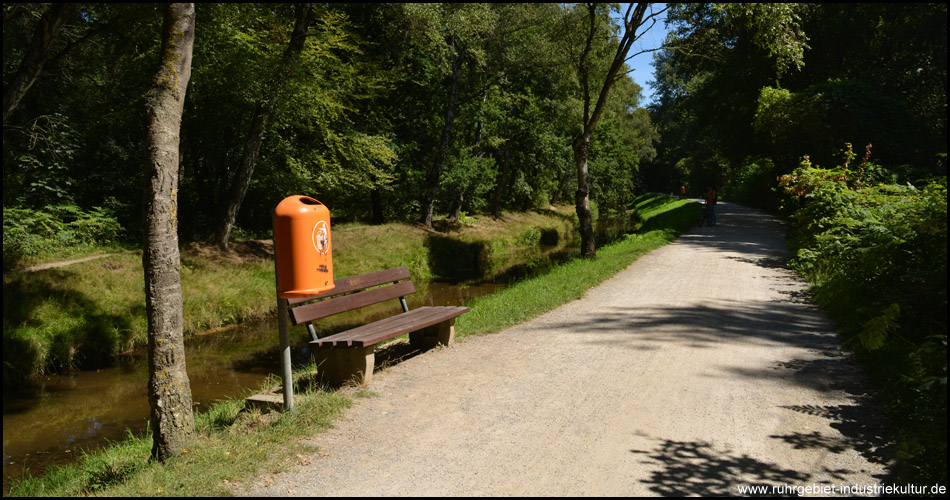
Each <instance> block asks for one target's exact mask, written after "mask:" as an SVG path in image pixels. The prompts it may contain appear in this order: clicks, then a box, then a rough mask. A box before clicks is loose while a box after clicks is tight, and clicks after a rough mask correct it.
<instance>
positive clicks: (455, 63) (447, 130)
mask: <svg viewBox="0 0 950 500" xmlns="http://www.w3.org/2000/svg"><path fill="white" fill-rule="evenodd" d="M449 46H450V47H451V48H452V90H451V91H449V102H448V104H447V105H446V106H445V127H444V128H443V129H442V143H441V144H440V145H439V153H438V156H437V157H436V161H435V163H433V164H432V165H431V166H430V167H429V168H427V169H426V198H425V200H424V201H423V202H422V216H421V217H420V218H419V223H421V224H423V225H425V226H426V227H432V209H433V207H434V206H435V195H436V194H437V193H438V192H439V182H440V178H441V177H442V167H443V165H445V162H446V160H447V159H448V157H449V147H451V145H452V127H453V125H454V123H455V107H456V105H457V104H458V90H459V75H460V73H461V66H462V61H461V59H462V58H461V57H459V56H456V55H455V37H454V36H452V37H451V40H450V43H449Z"/></svg>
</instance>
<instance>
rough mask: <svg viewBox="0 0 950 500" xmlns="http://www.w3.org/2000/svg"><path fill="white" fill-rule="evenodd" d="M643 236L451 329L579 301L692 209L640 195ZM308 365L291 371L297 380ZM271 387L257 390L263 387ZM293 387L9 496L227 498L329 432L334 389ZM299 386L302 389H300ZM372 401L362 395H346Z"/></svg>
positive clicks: (473, 331) (121, 446)
mask: <svg viewBox="0 0 950 500" xmlns="http://www.w3.org/2000/svg"><path fill="white" fill-rule="evenodd" d="M638 201H639V202H640V203H639V204H640V205H641V208H642V207H645V206H646V204H649V210H645V211H644V212H643V213H641V217H642V218H643V220H644V224H645V227H647V228H650V229H649V231H647V232H646V233H642V234H638V235H630V236H628V237H626V238H624V239H622V240H620V241H618V242H616V243H614V244H611V245H608V246H605V247H602V248H600V250H599V251H598V254H597V257H596V258H595V259H575V260H573V261H571V262H568V263H566V264H563V265H561V266H559V267H557V268H555V269H554V270H553V271H552V272H550V273H548V274H546V275H543V276H538V277H535V278H531V279H527V280H524V281H522V282H520V283H517V284H515V285H513V286H511V287H509V288H507V289H505V290H504V291H502V292H498V293H496V294H493V295H491V296H489V297H486V298H483V299H481V300H477V301H476V302H475V303H474V304H470V307H471V309H472V310H471V312H470V313H469V314H466V315H464V316H462V317H461V318H460V319H459V321H458V322H457V323H456V331H457V332H458V335H459V336H460V337H461V336H464V335H479V334H486V333H490V332H494V331H499V330H501V329H503V328H505V327H507V326H510V325H514V324H517V323H520V322H523V321H527V320H529V319H531V318H533V317H536V316H537V315H539V314H541V313H543V312H545V311H547V310H550V309H552V308H554V307H557V306H558V305H560V304H563V303H565V302H568V301H570V300H573V299H575V298H578V297H581V296H582V295H583V294H584V292H585V291H586V290H587V289H589V288H590V287H592V286H594V285H596V284H598V283H600V282H602V281H603V280H605V279H607V278H609V277H610V276H613V275H614V274H616V273H617V272H619V271H620V270H622V269H624V268H625V267H626V266H628V265H629V264H630V263H631V262H632V261H634V260H635V259H636V258H637V257H638V256H640V255H642V254H644V253H646V252H648V251H649V250H651V249H653V248H656V247H659V246H662V245H663V244H665V243H667V242H669V241H672V240H673V239H675V237H676V236H677V235H679V234H680V233H681V232H682V231H684V230H685V229H687V228H689V227H691V226H693V225H694V224H695V221H696V220H697V219H698V215H699V206H698V205H697V204H695V203H690V202H687V201H685V200H673V199H667V198H662V197H645V198H644V197H641V199H640V200H638ZM313 371H314V368H313V367H312V366H311V367H308V368H307V369H305V370H302V371H300V372H298V373H297V374H296V377H297V378H298V380H302V381H303V380H306V378H307V377H308V375H309V374H311V373H313ZM277 385H278V382H277V381H272V382H271V383H270V384H266V385H265V386H264V387H263V388H262V389H272V388H274V387H276V386H277ZM302 386H304V384H302V383H301V384H298V388H297V389H296V390H295V393H296V396H295V408H294V410H292V411H290V412H286V413H260V412H259V411H253V410H246V409H244V402H243V399H233V400H230V401H226V402H223V403H218V404H216V405H213V406H212V407H211V408H210V409H209V410H208V411H207V412H204V413H201V414H199V415H198V416H197V417H196V425H197V428H198V435H197V437H196V439H195V441H194V443H193V444H192V446H190V447H189V448H188V451H187V453H183V454H182V455H180V456H178V457H175V458H173V459H171V460H170V461H168V462H167V463H165V464H161V463H155V462H150V461H149V460H148V457H149V453H150V450H151V439H150V438H149V437H147V436H145V437H137V436H129V438H128V439H126V440H125V441H123V442H121V443H115V444H113V445H111V446H107V447H103V448H102V449H100V450H98V451H96V452H93V453H89V454H86V455H83V456H82V458H81V459H79V460H78V461H77V462H76V463H73V464H69V465H65V466H54V467H52V468H51V469H50V470H49V471H47V473H46V474H45V475H43V476H39V477H24V478H22V479H18V480H15V481H14V482H13V484H12V486H11V489H10V491H9V492H8V495H10V496H77V495H89V494H96V495H107V496H164V495H168V496H212V495H230V494H232V492H233V490H234V489H239V487H237V486H236V484H237V483H236V481H247V480H251V479H253V478H256V477H259V476H261V475H262V474H264V473H265V472H269V471H278V470H285V469H287V468H288V467H289V465H291V464H293V463H295V462H300V461H302V460H305V458H304V457H303V455H302V454H303V453H306V452H313V451H315V450H314V449H313V448H312V447H306V446H304V445H302V444H300V443H299V441H298V439H299V438H302V437H305V436H309V435H313V434H316V433H319V432H322V431H324V430H326V429H327V428H329V427H331V426H332V423H333V421H334V420H335V419H336V418H338V417H339V416H340V414H341V412H342V411H343V409H345V408H346V407H348V406H349V405H350V404H352V399H351V397H350V396H347V395H346V394H345V393H346V391H344V390H339V391H328V390H324V389H320V388H317V389H314V388H310V387H302ZM301 389H303V390H302V391H301ZM377 396H378V395H377V394H376V393H375V392H373V391H371V390H368V389H363V390H359V391H356V392H355V393H354V394H353V396H352V397H356V398H366V397H377Z"/></svg>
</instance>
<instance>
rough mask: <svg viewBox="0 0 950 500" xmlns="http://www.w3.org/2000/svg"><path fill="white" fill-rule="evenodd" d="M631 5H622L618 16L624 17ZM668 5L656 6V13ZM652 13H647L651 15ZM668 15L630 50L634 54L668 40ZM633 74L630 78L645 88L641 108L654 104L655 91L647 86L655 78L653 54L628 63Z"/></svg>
mask: <svg viewBox="0 0 950 500" xmlns="http://www.w3.org/2000/svg"><path fill="white" fill-rule="evenodd" d="M628 5H629V4H620V9H621V12H620V13H619V14H616V16H617V17H618V18H619V16H621V15H623V12H625V11H626V9H627V6H628ZM665 6H666V4H662V3H660V4H654V5H653V9H654V12H656V11H659V10H661V9H663V8H664V7H665ZM649 13H650V11H647V15H649ZM665 20H666V15H665V13H664V14H660V21H659V22H657V23H656V24H655V25H654V26H653V28H652V29H650V30H649V31H647V32H646V34H644V35H643V37H642V38H641V39H640V40H639V41H637V42H636V43H634V45H633V47H632V48H631V49H630V52H631V53H632V54H635V53H637V52H640V51H641V50H648V49H654V48H657V47H659V46H660V45H662V44H663V39H664V38H666V22H665ZM627 64H628V65H630V67H631V68H633V70H634V71H633V72H632V73H630V76H632V77H633V81H635V82H637V84H638V85H640V86H641V87H643V101H642V102H641V103H640V105H641V106H647V105H649V104H651V103H652V102H653V90H652V89H651V88H650V86H649V85H648V84H647V82H649V81H652V80H653V79H654V78H653V52H648V53H646V54H640V55H638V56H636V57H634V58H633V59H631V60H630V61H628V62H627Z"/></svg>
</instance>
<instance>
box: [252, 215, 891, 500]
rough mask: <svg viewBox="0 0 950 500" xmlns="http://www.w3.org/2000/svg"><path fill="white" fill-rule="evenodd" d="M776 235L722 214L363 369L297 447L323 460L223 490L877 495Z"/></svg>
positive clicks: (816, 325)
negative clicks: (850, 490)
mask: <svg viewBox="0 0 950 500" xmlns="http://www.w3.org/2000/svg"><path fill="white" fill-rule="evenodd" d="M783 234H784V233H783V228H782V226H781V224H780V223H779V222H777V221H776V220H775V219H773V218H771V217H768V216H766V215H763V214H761V213H758V212H754V211H752V210H749V209H746V208H743V207H740V206H736V205H730V204H720V205H719V225H718V227H713V228H709V227H703V228H694V229H693V230H691V231H690V232H688V233H687V234H685V235H684V236H683V237H681V238H680V239H679V240H677V241H676V242H674V243H673V244H670V245H667V246H665V247H663V248H660V249H658V250H656V251H654V252H652V253H650V254H648V255H646V256H644V257H642V258H640V259H639V260H638V261H636V262H635V263H634V264H633V265H632V266H630V267H629V268H627V269H626V270H625V271H623V272H621V273H620V274H618V275H617V276H615V277H614V278H612V279H610V280H608V281H606V282H604V283H603V284H602V285H600V286H598V287H596V288H594V289H592V290H590V291H589V292H588V293H587V295H586V297H584V298H583V299H581V300H577V301H575V302H572V303H569V304H566V305H564V306H562V307H560V308H558V309H556V310H554V311H551V312H549V313H548V314H545V315H544V316H542V317H540V318H537V319H535V320H534V321H531V322H529V323H526V324H523V325H520V326H517V327H514V328H511V329H508V330H506V331H504V332H501V333H499V334H495V335H489V336H485V337H477V338H467V339H463V340H462V341H461V342H458V343H457V344H455V345H454V346H452V347H449V348H442V349H437V350H434V351H430V352H427V353H424V354H422V355H419V356H416V357H414V358H412V359H409V360H406V361H404V362H402V363H399V364H398V365H395V366H393V367H390V368H388V369H385V370H382V371H380V372H378V374H377V375H376V376H375V378H374V381H373V383H372V385H371V387H369V389H370V390H372V391H373V392H375V393H377V394H378V396H375V397H369V398H358V399H357V400H356V401H357V404H356V405H354V407H352V408H350V409H349V410H347V412H346V413H345V416H344V418H343V420H342V421H340V422H338V424H337V425H336V427H335V428H334V429H331V430H330V431H328V432H326V433H323V434H321V435H317V436H314V437H313V438H312V439H311V440H310V442H312V443H313V444H316V445H319V447H320V450H321V451H320V452H319V453H316V454H314V455H312V456H308V457H304V458H303V459H302V460H301V461H300V462H299V464H298V465H296V466H295V467H294V470H293V471H292V472H288V473H283V474H268V475H266V476H262V477H259V478H254V479H248V481H247V482H246V483H245V484H244V486H243V488H242V490H241V491H237V492H236V493H238V494H243V495H255V496H256V495H264V496H271V495H278V496H286V495H297V496H321V495H326V496H394V495H399V496H459V495H492V496H502V495H505V496H508V495H518V496H526V495H542V496H568V495H571V496H579V495H583V496H602V495H610V496H619V495H623V496H627V495H648V496H655V495H663V496H666V495H677V496H680V495H703V496H708V495H722V494H732V495H736V494H741V493H743V492H742V491H740V490H739V488H740V487H744V486H755V485H773V486H778V487H781V486H783V485H789V486H797V487H806V486H815V485H826V486H828V487H836V488H839V489H837V490H833V491H831V490H826V491H825V493H832V494H835V493H837V494H840V493H842V491H841V489H840V488H841V487H842V486H844V485H847V486H855V485H857V486H860V487H867V486H871V485H876V484H879V483H880V482H881V481H882V480H883V477H884V474H885V467H886V465H887V464H886V463H885V459H884V458H883V455H884V450H882V448H881V447H880V443H881V442H882V441H883V440H882V439H881V438H880V435H881V425H880V419H879V418H878V417H877V416H876V415H877V413H876V412H875V411H874V410H873V405H872V404H870V401H868V399H869V397H868V396H867V395H865V390H866V387H867V386H866V382H865V380H864V378H863V376H862V374H861V372H860V370H859V369H857V368H856V366H855V365H854V363H853V362H852V360H851V359H850V357H849V356H847V355H845V354H842V353H840V352H839V350H838V340H837V338H836V336H835V334H834V333H833V330H832V327H831V325H830V323H829V322H828V320H827V319H826V318H825V317H824V316H823V315H822V314H821V313H820V312H819V311H818V310H817V308H816V307H815V306H813V305H812V304H810V303H809V302H807V300H806V298H805V295H804V293H803V289H804V285H803V283H801V282H800V281H799V280H798V279H796V277H795V276H794V275H793V274H792V273H790V272H789V271H787V270H785V269H784V262H785V260H786V258H787V253H786V250H785V245H784V239H783V238H784V237H783ZM301 464H305V465H301ZM776 493H781V490H779V491H778V492H774V491H773V492H771V494H776ZM786 493H794V492H789V491H786Z"/></svg>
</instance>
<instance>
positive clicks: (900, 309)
mask: <svg viewBox="0 0 950 500" xmlns="http://www.w3.org/2000/svg"><path fill="white" fill-rule="evenodd" d="M854 158H855V154H854V153H853V152H852V151H851V150H850V145H849V148H848V150H847V151H846V154H845V161H844V164H843V165H841V166H838V167H836V168H833V169H821V168H817V167H815V166H813V165H812V164H811V163H810V162H809V161H808V159H807V157H806V160H805V161H804V162H803V163H802V166H801V167H799V168H798V169H796V170H795V171H794V172H792V173H791V174H789V175H786V176H783V177H782V178H781V182H782V186H783V188H784V191H785V193H786V194H787V199H786V204H787V208H789V209H793V210H794V213H793V214H792V216H791V221H792V228H793V231H794V233H793V234H794V239H793V241H794V246H795V248H796V256H795V257H794V258H793V259H792V261H791V265H792V267H793V268H795V269H796V270H798V271H799V272H800V273H802V275H803V276H805V277H806V278H807V279H808V280H809V281H811V282H812V283H813V287H812V291H813V294H814V297H815V300H816V301H817V302H818V303H819V304H821V305H822V306H824V307H825V308H826V309H827V310H828V311H829V313H830V314H831V316H832V317H833V318H834V319H835V321H836V323H837V324H838V327H839V329H840V331H841V332H843V334H844V335H845V337H846V338H847V339H848V343H849V344H851V345H855V346H856V347H860V348H861V349H860V352H861V355H862V357H863V358H864V359H866V360H867V363H866V365H867V366H869V368H870V370H871V371H872V373H874V374H875V375H876V376H877V378H878V382H879V383H880V384H881V385H882V386H883V387H884V389H885V391H884V393H885V396H886V404H887V409H888V411H889V412H890V413H891V415H892V416H893V417H894V418H895V420H896V422H897V423H898V434H899V436H898V443H899V448H900V452H899V454H900V457H899V458H900V459H901V461H900V463H899V466H898V474H899V476H901V477H900V480H901V481H906V482H911V483H916V484H923V483H925V482H938V483H944V482H946V439H945V436H946V425H947V421H946V418H947V413H946V411H947V408H946V404H947V399H946V396H947V350H946V334H947V181H946V177H941V178H937V179H934V180H932V181H931V182H929V183H927V184H926V185H924V186H923V187H922V188H918V187H915V186H914V185H912V184H905V185H900V184H891V183H885V182H881V180H882V179H887V178H888V177H890V176H889V175H888V173H887V172H886V171H884V170H883V169H880V168H879V167H876V166H874V165H872V164H871V163H869V162H868V158H867V155H866V156H865V158H864V160H863V161H862V162H861V163H860V164H858V165H852V164H851V162H852V161H853V160H854ZM940 435H943V436H944V439H939V436H940Z"/></svg>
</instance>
